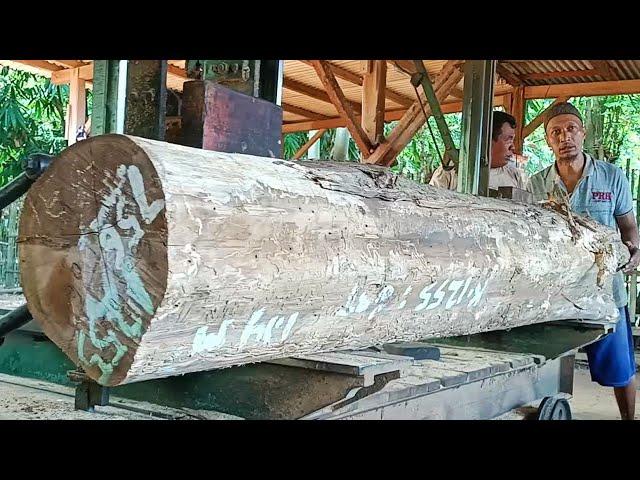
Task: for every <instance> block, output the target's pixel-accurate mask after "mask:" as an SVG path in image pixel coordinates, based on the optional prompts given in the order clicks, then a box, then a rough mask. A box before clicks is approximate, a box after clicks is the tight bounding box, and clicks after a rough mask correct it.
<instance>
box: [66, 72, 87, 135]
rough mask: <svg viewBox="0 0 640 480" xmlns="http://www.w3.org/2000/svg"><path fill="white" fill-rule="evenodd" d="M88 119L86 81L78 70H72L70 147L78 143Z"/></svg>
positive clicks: (70, 85) (70, 84)
mask: <svg viewBox="0 0 640 480" xmlns="http://www.w3.org/2000/svg"><path fill="white" fill-rule="evenodd" d="M86 117H87V92H86V89H85V81H84V80H83V79H81V78H80V76H79V70H78V69H77V68H75V69H73V70H72V76H71V81H70V83H69V128H68V130H67V132H68V133H67V134H68V137H67V142H68V144H69V145H73V144H74V143H76V135H77V133H78V128H79V127H81V126H83V127H84V124H85V122H86V119H87V118H86Z"/></svg>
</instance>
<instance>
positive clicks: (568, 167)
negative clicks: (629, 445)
mask: <svg viewBox="0 0 640 480" xmlns="http://www.w3.org/2000/svg"><path fill="white" fill-rule="evenodd" d="M544 128H545V137H546V140H547V144H548V145H549V147H550V148H551V149H552V150H553V154H554V156H555V159H556V160H555V163H554V164H553V165H551V166H550V167H548V168H546V169H544V170H542V171H541V172H538V173H536V174H535V175H533V176H532V177H531V180H530V182H529V185H528V190H529V191H530V192H531V193H532V194H533V197H534V201H536V202H539V201H546V200H547V199H548V198H549V194H551V193H552V192H553V191H554V190H556V189H558V188H559V189H561V190H562V191H564V192H566V193H567V195H568V198H569V199H570V204H571V210H572V211H574V212H575V213H577V214H581V215H585V216H589V217H591V218H592V219H594V220H596V221H598V222H600V223H602V224H604V225H606V226H608V227H611V228H616V227H617V228H618V229H619V231H620V237H621V239H622V241H623V242H624V243H625V245H626V246H627V248H629V253H630V255H631V258H630V259H629V262H628V263H627V264H626V265H625V266H624V267H623V269H622V272H624V273H626V274H629V273H632V272H633V271H634V270H635V269H636V268H637V266H638V263H640V253H639V250H638V242H639V238H638V228H637V225H636V219H635V216H634V214H633V203H632V195H631V189H630V187H629V182H628V180H627V178H626V177H625V175H624V173H623V172H622V170H621V169H620V168H619V167H616V166H615V165H613V164H611V163H607V162H604V161H601V160H596V159H594V158H592V157H591V156H590V155H588V154H587V153H585V152H583V151H582V146H583V143H584V137H585V129H584V125H583V123H582V117H581V115H580V112H579V111H578V110H577V109H576V108H575V107H574V106H573V105H572V104H570V103H567V102H562V103H559V104H557V105H555V106H553V107H552V108H551V109H550V110H549V112H548V113H547V114H546V116H545V120H544ZM622 272H618V273H616V275H615V277H614V279H613V299H614V301H615V303H616V306H617V307H618V311H619V314H620V317H619V319H618V325H617V327H616V331H615V333H612V334H610V335H607V336H606V337H604V338H603V339H602V340H600V341H598V342H596V343H594V344H591V345H589V346H587V347H586V351H587V357H588V359H589V370H590V371H591V379H592V380H593V381H595V382H598V383H599V384H600V385H603V386H607V387H613V389H614V393H615V397H616V401H617V403H618V408H619V410H620V415H621V417H622V419H623V420H633V418H634V413H635V399H636V381H635V372H636V363H635V358H634V354H633V337H632V334H631V324H630V320H629V312H628V309H627V294H626V289H625V286H624V278H623V275H622Z"/></svg>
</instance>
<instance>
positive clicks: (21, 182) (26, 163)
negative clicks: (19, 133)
mask: <svg viewBox="0 0 640 480" xmlns="http://www.w3.org/2000/svg"><path fill="white" fill-rule="evenodd" d="M51 158H52V157H51V156H50V155H45V154H43V153H36V154H33V155H30V156H28V157H27V158H26V159H25V160H23V161H22V168H23V172H22V173H21V174H20V175H18V176H17V177H16V178H14V179H13V180H12V181H11V183H9V184H7V185H5V186H4V187H2V189H0V210H1V209H3V208H5V207H6V206H7V205H10V204H11V203H13V202H15V201H16V200H17V199H19V198H20V197H21V196H22V195H24V194H25V193H26V192H27V190H29V187H30V186H31V185H32V184H33V182H35V181H36V180H37V179H38V177H39V176H40V175H42V172H44V171H45V170H46V169H47V167H48V166H49V163H51Z"/></svg>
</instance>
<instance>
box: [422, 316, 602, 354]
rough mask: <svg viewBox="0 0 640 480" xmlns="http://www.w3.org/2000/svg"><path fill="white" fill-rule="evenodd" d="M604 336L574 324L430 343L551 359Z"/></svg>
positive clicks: (597, 330)
mask: <svg viewBox="0 0 640 480" xmlns="http://www.w3.org/2000/svg"><path fill="white" fill-rule="evenodd" d="M604 333H605V330H604V327H601V328H600V327H594V326H579V325H576V324H575V323H568V322H567V323H566V324H562V323H558V322H554V323H539V324H535V325H527V326H524V327H517V328H513V329H511V330H499V331H494V332H487V333H479V334H475V335H464V336H460V337H451V338H444V339H440V338H439V339H437V340H434V341H433V343H435V344H443V345H450V346H457V347H472V348H484V349H488V350H496V351H500V352H512V353H531V354H535V355H542V356H544V357H545V358H547V359H554V358H557V357H558V356H560V355H562V354H565V353H567V352H569V351H571V350H573V349H577V348H580V347H582V346H584V345H588V344H590V343H593V342H594V341H596V340H598V339H599V338H601V337H602V336H603V335H604Z"/></svg>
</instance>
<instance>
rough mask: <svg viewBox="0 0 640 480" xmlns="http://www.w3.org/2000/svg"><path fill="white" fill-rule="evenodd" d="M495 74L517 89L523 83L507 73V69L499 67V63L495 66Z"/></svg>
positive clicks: (516, 76)
mask: <svg viewBox="0 0 640 480" xmlns="http://www.w3.org/2000/svg"><path fill="white" fill-rule="evenodd" d="M496 73H497V74H498V75H500V76H501V77H502V78H504V79H505V80H506V81H507V82H508V83H509V84H511V85H513V86H514V87H518V86H520V85H522V84H523V83H524V82H523V81H522V79H521V78H520V77H519V76H518V75H516V74H515V73H513V72H511V71H509V69H508V68H507V67H505V66H504V65H501V64H500V63H499V62H498V64H497V65H496Z"/></svg>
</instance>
